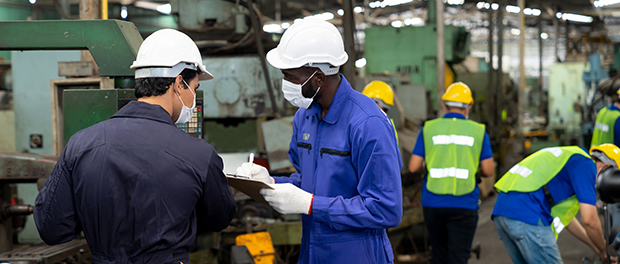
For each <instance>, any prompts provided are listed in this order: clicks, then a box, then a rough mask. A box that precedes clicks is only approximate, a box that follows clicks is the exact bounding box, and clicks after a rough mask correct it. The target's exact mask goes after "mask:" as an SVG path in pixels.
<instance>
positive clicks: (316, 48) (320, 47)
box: [267, 18, 349, 75]
mask: <svg viewBox="0 0 620 264" xmlns="http://www.w3.org/2000/svg"><path fill="white" fill-rule="evenodd" d="M348 58H349V56H348V55H347V53H346V52H345V51H344V43H343V41H342V36H341V35H340V31H338V29H337V28H336V26H334V25H333V24H331V23H329V22H326V21H323V20H320V19H316V18H305V19H302V20H300V21H299V20H298V21H297V22H295V23H294V24H293V25H292V26H291V27H290V28H288V29H287V30H286V31H285V32H284V34H283V35H282V39H280V43H279V44H278V46H277V47H276V48H274V49H272V50H270V51H269V52H268V53H267V61H269V63H270V64H271V65H272V66H273V67H276V68H278V69H296V68H299V67H302V66H310V67H318V68H320V69H321V71H323V73H325V74H326V75H333V74H336V73H338V69H339V67H340V65H342V64H344V63H345V62H347V59H348Z"/></svg>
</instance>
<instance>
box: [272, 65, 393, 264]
mask: <svg viewBox="0 0 620 264" xmlns="http://www.w3.org/2000/svg"><path fill="white" fill-rule="evenodd" d="M340 76H341V78H342V80H341V82H340V86H339V87H338V90H337V91H336V94H335V95H334V98H333V99H332V102H331V105H330V107H329V110H328V111H327V114H326V115H325V117H324V118H323V119H322V120H320V115H321V106H320V105H319V104H317V103H314V104H312V107H310V108H309V109H299V111H297V114H296V115H295V118H294V120H293V137H292V139H291V143H290V148H289V152H288V154H289V158H290V160H291V162H292V163H293V165H294V166H295V169H296V170H297V172H296V173H294V174H292V175H291V177H290V178H289V177H274V178H275V180H276V183H287V182H288V183H292V184H295V185H296V186H298V187H300V188H302V189H303V190H305V191H307V192H310V193H313V194H314V200H313V204H312V214H310V215H303V216H302V225H303V235H302V241H301V251H300V253H299V255H300V256H299V263H302V264H306V263H357V264H366V263H367V264H371V263H372V264H381V263H392V262H393V260H394V255H393V253H392V246H391V245H390V241H389V239H388V237H387V232H386V230H387V229H388V228H390V227H395V226H398V224H399V223H400V221H401V217H402V214H403V204H402V200H403V196H402V188H401V180H400V170H401V168H402V161H401V157H400V152H399V149H398V144H397V143H396V136H395V132H394V128H393V126H392V124H391V122H390V119H389V118H388V117H387V116H386V115H385V114H384V113H383V112H382V111H381V109H379V107H378V106H377V104H376V103H375V102H374V101H373V100H372V99H370V98H368V97H367V96H365V95H363V94H361V93H359V92H357V91H355V90H353V89H352V88H351V85H350V84H349V82H348V81H347V80H346V79H345V78H344V76H342V75H340Z"/></svg>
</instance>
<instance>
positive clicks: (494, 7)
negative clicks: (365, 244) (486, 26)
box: [491, 3, 499, 10]
mask: <svg viewBox="0 0 620 264" xmlns="http://www.w3.org/2000/svg"><path fill="white" fill-rule="evenodd" d="M491 9H493V10H497V9H499V4H498V3H492V4H491Z"/></svg>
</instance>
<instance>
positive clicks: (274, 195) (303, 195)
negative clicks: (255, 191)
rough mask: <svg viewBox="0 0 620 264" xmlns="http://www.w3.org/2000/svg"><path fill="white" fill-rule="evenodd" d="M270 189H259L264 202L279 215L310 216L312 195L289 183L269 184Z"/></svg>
mask: <svg viewBox="0 0 620 264" xmlns="http://www.w3.org/2000/svg"><path fill="white" fill-rule="evenodd" d="M271 187H273V188H275V190H272V189H266V188H263V189H260V194H261V195H262V196H263V197H265V200H266V201H267V202H268V203H269V205H271V207H273V209H276V211H278V212H279V213H281V214H310V210H311V209H312V208H311V206H312V199H313V198H314V194H311V193H309V192H306V191H304V190H302V189H300V188H298V187H297V186H295V185H292V184H290V183H282V184H271Z"/></svg>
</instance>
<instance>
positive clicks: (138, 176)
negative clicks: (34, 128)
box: [34, 101, 236, 263]
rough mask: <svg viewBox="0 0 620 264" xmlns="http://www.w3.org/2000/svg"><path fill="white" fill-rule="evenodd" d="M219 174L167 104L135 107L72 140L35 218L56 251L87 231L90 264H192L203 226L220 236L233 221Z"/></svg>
mask: <svg viewBox="0 0 620 264" xmlns="http://www.w3.org/2000/svg"><path fill="white" fill-rule="evenodd" d="M222 167H223V164H222V159H221V158H220V157H219V156H218V154H217V153H216V152H215V150H214V149H213V147H212V146H211V145H210V144H208V143H207V142H205V141H204V140H201V139H197V138H193V137H191V136H190V135H188V134H187V133H185V132H183V131H182V130H180V129H178V128H177V127H176V126H175V125H174V123H173V122H172V119H171V117H170V114H168V112H166V111H165V110H164V109H163V108H162V107H161V106H158V105H152V104H148V103H145V102H138V101H135V102H130V103H129V104H127V105H126V106H125V107H123V108H122V109H121V110H119V111H118V112H117V113H116V114H114V116H112V118H111V119H110V120H107V121H104V122H101V123H98V124H96V125H93V126H91V127H89V128H86V129H84V130H81V131H79V132H78V133H76V134H75V135H73V136H72V137H71V139H70V140H69V142H68V143H67V146H66V147H65V149H64V151H63V153H62V155H61V156H60V159H59V160H58V163H56V167H54V170H53V171H52V173H51V174H50V175H49V178H48V179H47V181H46V182H45V185H44V186H43V188H42V189H41V191H40V192H39V195H38V196H37V198H36V201H35V210H34V220H35V223H36V225H37V229H38V230H39V234H40V235H41V238H42V239H43V241H45V243H47V244H50V245H51V244H59V243H64V242H68V241H70V240H71V239H73V237H74V236H75V235H76V234H78V233H80V232H81V231H84V235H85V236H86V240H87V241H88V245H89V247H90V250H91V252H92V261H93V263H180V262H183V263H189V250H190V247H191V246H192V244H193V243H194V239H195V237H196V229H197V225H200V226H201V228H202V227H204V229H205V230H211V231H219V230H222V229H224V228H226V227H227V226H228V224H229V223H230V221H231V220H232V217H233V214H234V213H235V210H236V206H235V201H234V199H233V196H232V194H231V193H230V190H229V189H228V187H227V180H226V177H225V176H224V174H223V172H222Z"/></svg>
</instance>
